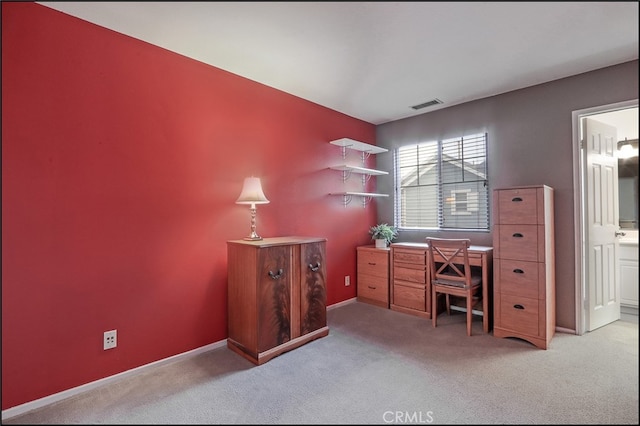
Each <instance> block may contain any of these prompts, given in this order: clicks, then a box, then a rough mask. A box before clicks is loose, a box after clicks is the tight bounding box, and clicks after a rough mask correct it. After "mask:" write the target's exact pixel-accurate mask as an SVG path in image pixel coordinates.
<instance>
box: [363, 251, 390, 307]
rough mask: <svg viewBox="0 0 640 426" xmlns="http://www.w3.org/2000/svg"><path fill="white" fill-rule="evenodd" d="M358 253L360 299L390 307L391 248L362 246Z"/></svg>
mask: <svg viewBox="0 0 640 426" xmlns="http://www.w3.org/2000/svg"><path fill="white" fill-rule="evenodd" d="M356 251H357V254H358V277H357V282H358V300H359V301H362V302H366V303H371V304H374V305H377V306H381V307H383V308H389V252H390V249H389V248H375V247H374V246H361V247H357V248H356Z"/></svg>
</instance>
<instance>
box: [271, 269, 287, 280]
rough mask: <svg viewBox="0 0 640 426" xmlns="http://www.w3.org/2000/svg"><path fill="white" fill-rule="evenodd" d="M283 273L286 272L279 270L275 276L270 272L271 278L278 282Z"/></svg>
mask: <svg viewBox="0 0 640 426" xmlns="http://www.w3.org/2000/svg"><path fill="white" fill-rule="evenodd" d="M283 272H284V271H283V270H282V269H278V273H277V274H274V273H273V272H272V271H269V276H270V277H271V278H272V279H274V280H277V279H278V278H280V277H281V276H282V273H283Z"/></svg>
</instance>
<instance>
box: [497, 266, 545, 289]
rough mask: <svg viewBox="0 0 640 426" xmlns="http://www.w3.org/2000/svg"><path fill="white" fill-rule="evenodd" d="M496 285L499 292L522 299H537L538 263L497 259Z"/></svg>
mask: <svg viewBox="0 0 640 426" xmlns="http://www.w3.org/2000/svg"><path fill="white" fill-rule="evenodd" d="M496 263H497V268H496V273H497V274H498V276H497V277H496V278H497V279H496V283H497V285H499V286H500V292H502V293H506V294H513V295H518V296H522V297H531V298H533V299H537V298H538V291H539V281H538V279H539V275H538V272H539V271H538V269H539V264H538V262H526V261H523V260H508V259H497V260H496Z"/></svg>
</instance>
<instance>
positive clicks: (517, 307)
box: [513, 305, 524, 309]
mask: <svg viewBox="0 0 640 426" xmlns="http://www.w3.org/2000/svg"><path fill="white" fill-rule="evenodd" d="M513 307H514V308H516V309H524V306H522V305H513Z"/></svg>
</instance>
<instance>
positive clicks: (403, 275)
mask: <svg viewBox="0 0 640 426" xmlns="http://www.w3.org/2000/svg"><path fill="white" fill-rule="evenodd" d="M393 280H394V281H397V280H400V281H409V282H412V283H418V284H426V283H427V271H426V270H425V268H415V269H414V268H405V267H401V266H398V265H396V266H394V267H393Z"/></svg>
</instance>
